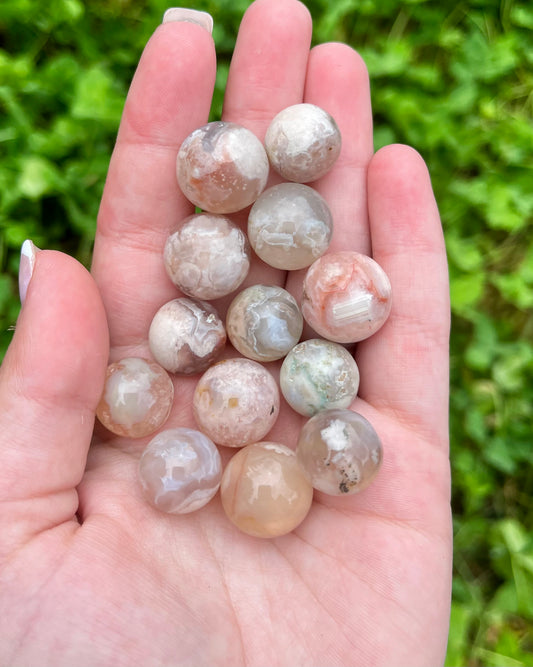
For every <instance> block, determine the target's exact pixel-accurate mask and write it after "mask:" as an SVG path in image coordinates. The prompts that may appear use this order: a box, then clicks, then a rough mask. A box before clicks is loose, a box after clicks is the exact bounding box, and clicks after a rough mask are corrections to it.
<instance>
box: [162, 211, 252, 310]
mask: <svg viewBox="0 0 533 667" xmlns="http://www.w3.org/2000/svg"><path fill="white" fill-rule="evenodd" d="M163 258H164V263H165V268H166V270H167V273H168V275H169V277H170V279H171V280H172V282H173V283H174V284H175V285H176V287H178V289H180V290H181V291H182V292H183V293H184V294H187V295H188V296H192V297H196V298H197V299H204V300H205V299H207V300H210V299H218V298H220V297H222V296H226V295H227V294H230V293H231V292H233V291H234V290H236V289H237V288H238V287H239V285H240V284H241V283H242V281H243V280H244V279H245V278H246V276H247V274H248V270H249V268H250V245H249V243H248V239H247V238H246V234H245V233H244V232H243V231H242V230H241V229H240V228H239V227H237V225H236V224H234V223H233V222H232V221H231V220H229V219H228V218H225V217H224V216H222V215H215V214H212V213H199V214H196V215H191V216H189V217H187V218H185V220H183V221H182V222H181V224H180V226H179V228H178V229H177V230H176V231H175V232H174V233H172V234H171V235H170V236H169V237H168V239H167V241H166V243H165V250H164V253H163Z"/></svg>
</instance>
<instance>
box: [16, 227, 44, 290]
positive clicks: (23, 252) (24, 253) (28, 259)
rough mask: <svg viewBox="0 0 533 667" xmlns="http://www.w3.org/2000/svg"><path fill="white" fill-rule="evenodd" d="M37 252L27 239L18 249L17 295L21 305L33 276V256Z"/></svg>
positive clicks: (37, 249) (35, 247)
mask: <svg viewBox="0 0 533 667" xmlns="http://www.w3.org/2000/svg"><path fill="white" fill-rule="evenodd" d="M38 251H39V248H38V247H37V246H36V245H34V243H33V242H32V241H30V240H29V239H27V240H26V241H24V243H23V244H22V248H21V249H20V265H19V295H20V302H21V303H24V300H25V299H26V292H27V291H28V285H29V284H30V280H31V277H32V275H33V268H34V266H35V256H36V254H37V252H38Z"/></svg>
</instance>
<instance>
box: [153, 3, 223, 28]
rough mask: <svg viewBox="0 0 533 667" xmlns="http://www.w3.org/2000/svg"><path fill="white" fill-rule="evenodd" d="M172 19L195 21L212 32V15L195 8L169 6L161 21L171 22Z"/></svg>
mask: <svg viewBox="0 0 533 667" xmlns="http://www.w3.org/2000/svg"><path fill="white" fill-rule="evenodd" d="M173 21H187V22H188V23H197V24H198V25H201V26H202V28H205V29H206V30H207V32H208V33H210V34H212V33H213V17H212V16H211V14H208V13H207V12H200V11H198V10H197V9H185V8H184V7H171V8H170V9H167V11H166V12H165V13H164V15H163V23H171V22H173Z"/></svg>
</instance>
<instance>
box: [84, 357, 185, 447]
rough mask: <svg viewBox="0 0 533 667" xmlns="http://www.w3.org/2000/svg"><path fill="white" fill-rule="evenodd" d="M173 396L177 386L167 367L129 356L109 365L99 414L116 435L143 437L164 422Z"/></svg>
mask: <svg viewBox="0 0 533 667" xmlns="http://www.w3.org/2000/svg"><path fill="white" fill-rule="evenodd" d="M173 399H174V385H173V384H172V380H171V379H170V377H169V376H168V373H167V372H166V371H165V369H164V368H162V367H161V366H160V365H159V364H156V363H155V362H154V361H149V360H147V359H142V358H139V357H126V358H125V359H121V360H120V361H115V362H114V363H112V364H110V365H109V366H108V367H107V371H106V379H105V384H104V391H103V393H102V397H101V398H100V402H99V403H98V406H97V408H96V416H97V417H98V419H99V420H100V422H101V423H102V424H103V425H104V426H105V427H106V428H107V429H108V430H109V431H112V432H113V433H116V434H117V435H124V436H128V437H130V438H142V437H143V436H145V435H149V434H150V433H154V431H157V429H158V428H160V427H161V426H162V425H163V424H164V423H165V421H166V420H167V418H168V416H169V414H170V410H171V408H172V401H173Z"/></svg>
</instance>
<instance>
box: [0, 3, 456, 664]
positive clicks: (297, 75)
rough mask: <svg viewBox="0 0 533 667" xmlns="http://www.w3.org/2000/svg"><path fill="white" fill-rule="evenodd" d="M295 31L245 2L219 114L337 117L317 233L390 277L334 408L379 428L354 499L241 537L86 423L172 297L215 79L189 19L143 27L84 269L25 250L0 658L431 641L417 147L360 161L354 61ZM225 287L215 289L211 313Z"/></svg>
mask: <svg viewBox="0 0 533 667" xmlns="http://www.w3.org/2000/svg"><path fill="white" fill-rule="evenodd" d="M310 39H311V20H310V17H309V14H308V12H307V10H306V9H305V7H304V6H303V5H301V4H299V3H298V2H297V1H296V0H257V1H256V2H255V3H254V4H252V6H251V7H250V9H249V10H248V12H247V13H246V15H245V17H244V20H243V23H242V26H241V29H240V32H239V37H238V42H237V46H236V49H235V54H234V58H233V61H232V65H231V70H230V75H229V80H228V86H227V93H226V99H225V106H224V119H225V120H231V121H236V122H239V123H241V124H243V125H245V126H246V127H248V128H249V129H251V130H253V131H254V132H255V133H256V134H257V135H258V136H259V137H260V138H263V136H264V133H265V130H266V127H267V125H268V123H269V122H270V120H271V119H272V117H273V116H274V115H275V114H276V113H277V112H278V111H279V110H281V109H282V108H284V107H286V106H289V105H290V104H294V103H297V102H300V101H302V100H304V101H308V102H313V103H315V104H318V105H319V106H322V107H324V108H325V109H327V110H328V111H329V112H330V113H331V114H332V115H333V116H334V118H335V119H336V121H337V123H338V125H339V127H340V129H341V133H342V137H343V148H342V153H341V156H340V158H339V160H338V161H337V163H336V165H335V167H334V168H333V170H332V171H331V172H330V173H329V174H328V175H326V176H325V177H323V178H322V179H321V180H320V181H319V182H317V183H316V184H315V185H316V188H317V189H318V190H319V192H320V193H321V194H322V195H323V196H324V197H325V199H326V200H327V201H328V203H329V205H330V208H331V210H332V213H333V217H334V224H335V232H334V238H333V242H332V245H331V247H330V249H331V250H336V249H346V248H352V249H355V250H359V251H361V252H364V253H367V254H370V253H372V255H373V257H374V258H375V259H376V260H377V261H378V263H380V264H381V265H382V266H383V268H384V269H385V271H386V272H387V274H388V275H389V277H390V279H391V283H392V289H393V307H392V313H391V316H390V318H389V320H388V322H387V323H386V324H385V326H384V327H383V328H382V329H381V330H380V331H379V332H378V333H377V334H376V335H374V336H373V337H372V338H370V339H368V340H366V341H363V342H362V343H359V344H358V345H357V350H356V352H355V356H356V360H357V363H358V365H359V369H360V371H361V386H360V391H359V397H358V398H357V399H356V401H355V402H354V404H353V406H352V407H353V409H354V410H356V411H358V412H360V413H361V414H363V415H364V416H366V417H367V418H368V419H369V420H370V421H371V423H372V424H373V425H374V427H375V428H376V430H377V432H378V434H379V435H380V437H381V440H382V442H383V447H384V463H383V466H382V468H381V470H380V472H379V474H378V476H377V478H376V480H375V481H374V482H373V484H372V485H371V486H370V487H369V488H368V489H366V490H365V491H363V492H361V493H360V494H356V495H354V496H349V497H331V496H325V495H323V494H320V493H315V500H314V503H313V506H312V508H311V511H310V514H309V515H308V517H307V519H306V520H305V521H304V522H303V523H302V524H301V525H300V526H299V527H298V528H297V529H296V530H295V531H294V532H293V533H291V534H289V535H286V536H284V537H280V538H276V539H273V540H261V539H256V538H252V537H249V536H247V535H244V534H242V533H239V532H238V530H237V529H236V528H235V527H234V526H233V525H232V524H231V523H230V522H229V521H228V520H227V519H226V518H225V516H224V514H223V511H222V508H221V504H220V500H219V498H218V497H215V498H214V499H213V500H212V501H211V502H210V503H209V504H208V505H207V506H206V507H204V508H203V509H202V510H200V511H199V512H197V513H193V514H190V515H182V516H168V515H164V514H161V513H159V512H157V511H156V510H154V509H152V508H151V507H150V506H149V505H148V504H147V503H146V502H145V501H144V500H143V499H142V496H141V492H140V488H139V485H138V482H137V478H136V475H137V463H138V459H139V456H140V453H141V451H142V449H143V448H144V446H145V445H146V443H147V441H148V440H149V438H144V439H142V440H128V439H125V438H120V437H116V436H113V435H112V434H110V433H108V432H105V431H104V429H102V428H101V427H98V426H97V427H96V429H95V430H94V433H93V424H94V412H95V407H96V404H97V402H98V399H99V397H100V394H101V391H102V383H103V377H104V372H105V367H106V365H107V362H108V358H110V359H111V360H112V361H115V360H117V359H120V358H122V357H125V356H132V355H141V356H146V355H148V354H149V353H148V351H147V331H148V326H149V323H150V321H151V318H152V316H153V314H154V313H155V311H156V310H157V309H158V307H159V306H160V305H161V304H163V303H164V302H166V301H168V300H170V299H172V298H175V296H176V290H175V288H174V287H173V286H172V285H171V284H170V282H169V280H168V278H167V276H166V274H165V271H164V268H163V265H162V261H161V252H162V247H163V244H164V241H165V239H166V236H167V235H168V233H169V231H170V230H172V229H173V228H174V227H175V225H176V224H177V223H178V222H179V221H180V220H181V219H182V218H184V217H185V216H186V215H189V214H190V213H191V212H192V207H191V206H190V204H189V203H188V202H187V201H186V200H185V199H184V197H183V196H182V195H181V193H180V192H179V189H178V187H177V184H176V180H175V171H174V170H175V157H176V153H177V150H178V147H179V146H180V144H181V142H182V140H183V139H184V138H185V136H187V135H188V134H189V133H190V132H191V131H192V130H193V129H195V128H196V127H198V126H200V125H202V124H203V123H205V122H206V121H207V118H208V112H209V108H210V101H211V94H212V89H213V85H214V79H215V52H214V45H213V42H212V40H211V38H210V36H209V34H208V33H207V32H206V31H205V30H204V29H203V28H201V27H200V26H198V25H194V24H192V23H184V22H179V23H169V24H165V25H163V26H161V27H159V28H158V29H157V30H156V32H155V34H154V36H153V38H152V39H151V41H150V43H149V44H148V46H147V48H146V50H145V52H144V54H143V56H142V59H141V62H140V65H139V68H138V71H137V73H136V75H135V79H134V81H133V83H132V86H131V90H130V93H129V96H128V100H127V103H126V107H125V110H124V116H123V120H122V124H121V128H120V132H119V136H118V140H117V145H116V149H115V151H114V154H113V158H112V161H111V165H110V170H109V176H108V180H107V183H106V188H105V193H104V197H103V200H102V205H101V211H100V216H99V221H98V231H97V237H96V244H95V251H94V262H93V269H92V276H93V277H91V276H90V275H89V274H88V273H87V272H86V271H85V270H84V269H83V268H82V267H81V266H80V265H79V264H77V263H76V262H75V261H74V260H72V259H70V258H69V257H67V256H65V255H63V254H61V253H56V252H49V251H43V252H40V253H38V254H37V258H36V262H35V269H34V272H33V277H32V279H31V282H30V285H29V289H28V294H27V298H26V300H25V303H24V306H23V308H22V311H21V315H20V318H19V321H18V323H17V331H16V333H15V335H14V339H13V342H12V345H11V347H10V349H9V351H8V354H7V356H6V358H5V361H4V363H3V365H2V368H1V369H0V451H1V452H2V466H1V468H0V536H1V537H0V618H1V619H2V621H1V622H0V623H1V627H2V631H1V633H0V636H1V639H0V663H1V664H5V665H21V664H27V665H37V664H38V665H46V664H49V665H54V667H59V666H60V665H69V666H71V665H76V666H80V667H81V666H83V665H156V664H157V665H178V664H180V665H181V664H188V665H204V664H208V665H219V664H220V665H239V664H250V665H334V664H339V665H356V664H357V665H359V664H361V665H370V664H375V665H387V666H390V665H395V664H398V665H406V664H409V665H432V666H433V665H437V664H439V663H442V661H443V659H444V653H445V649H446V639H447V630H448V612H449V596H450V581H451V572H450V570H451V525H450V509H449V465H448V452H447V435H448V432H447V411H448V403H447V392H448V368H447V364H448V329H449V307H448V290H447V269H446V259H445V251H444V243H443V238H442V230H441V227H440V222H439V216H438V211H437V208H436V205H435V201H434V198H433V194H432V190H431V184H430V179H429V176H428V173H427V170H426V167H425V165H424V163H423V161H422V159H421V158H420V157H419V155H418V154H417V153H416V152H415V151H413V150H412V149H410V148H408V147H405V146H389V147H387V148H384V149H382V150H380V151H379V152H378V153H377V154H375V155H373V147H372V121H371V107H370V94H369V85H368V77H367V72H366V69H365V66H364V64H363V62H362V61H361V59H360V57H359V56H358V55H357V54H356V53H355V52H354V51H353V50H351V49H350V48H349V47H347V46H345V45H341V44H325V45H321V46H318V47H316V48H314V49H312V50H311V51H309V48H310ZM237 217H238V216H237ZM241 219H242V218H241ZM301 279H302V272H295V273H294V274H290V275H286V274H284V273H283V272H280V271H278V270H275V269H273V268H269V267H266V266H265V265H264V264H262V263H259V262H257V264H256V265H255V266H254V267H253V268H252V270H251V273H250V275H249V277H248V279H247V282H246V284H253V283H259V282H261V283H270V284H278V285H284V286H287V288H288V289H289V290H290V291H292V292H293V293H294V294H295V296H297V297H298V296H299V294H300V291H301ZM230 299H231V297H228V298H227V299H224V300H221V301H219V302H217V303H216V305H217V308H218V309H219V312H220V313H221V315H224V309H225V307H227V304H228V302H229V300H230ZM106 316H107V317H106ZM108 335H109V341H108ZM108 342H109V347H108ZM272 367H275V364H270V365H269V368H272ZM195 381H196V379H195V378H185V379H184V378H177V379H176V386H177V387H178V389H177V391H176V396H177V398H176V401H175V407H174V409H173V413H172V415H171V417H170V420H169V422H168V423H167V425H166V426H168V427H173V426H183V425H190V426H193V427H194V421H193V417H192V409H191V396H192V391H193V388H194V384H195ZM302 421H303V419H302V418H301V417H300V416H298V415H296V414H295V413H293V412H292V411H290V409H289V408H288V407H287V406H285V407H284V408H283V410H282V414H281V415H280V418H279V420H278V422H277V424H276V426H275V427H274V429H273V431H272V432H271V433H270V434H269V436H268V438H269V439H270V440H277V441H279V442H284V443H286V444H289V445H290V446H294V445H295V441H296V437H297V433H298V430H299V428H300V427H301V424H302Z"/></svg>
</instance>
